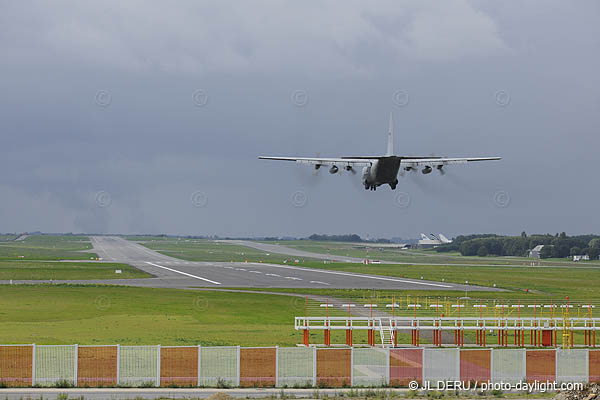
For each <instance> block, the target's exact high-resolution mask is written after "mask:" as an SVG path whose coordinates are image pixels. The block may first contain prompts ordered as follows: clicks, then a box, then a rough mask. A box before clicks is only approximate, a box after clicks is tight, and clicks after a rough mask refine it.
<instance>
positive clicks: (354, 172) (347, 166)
mask: <svg viewBox="0 0 600 400" xmlns="http://www.w3.org/2000/svg"><path fill="white" fill-rule="evenodd" d="M344 169H345V170H346V171H348V172H352V174H353V175H356V170H355V169H354V168H352V165H346V166H345V167H344Z"/></svg>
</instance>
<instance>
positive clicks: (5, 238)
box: [0, 235, 17, 242]
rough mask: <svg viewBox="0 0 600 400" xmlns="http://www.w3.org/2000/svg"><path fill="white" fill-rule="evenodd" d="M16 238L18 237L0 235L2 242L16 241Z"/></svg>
mask: <svg viewBox="0 0 600 400" xmlns="http://www.w3.org/2000/svg"><path fill="white" fill-rule="evenodd" d="M16 238H17V235H0V242H5V241H9V240H15V239H16Z"/></svg>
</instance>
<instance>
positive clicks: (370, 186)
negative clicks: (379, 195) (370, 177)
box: [365, 185, 377, 191]
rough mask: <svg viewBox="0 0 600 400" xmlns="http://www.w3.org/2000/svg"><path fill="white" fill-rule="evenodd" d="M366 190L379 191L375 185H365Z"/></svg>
mask: <svg viewBox="0 0 600 400" xmlns="http://www.w3.org/2000/svg"><path fill="white" fill-rule="evenodd" d="M365 190H373V191H374V190H377V186H375V185H365Z"/></svg>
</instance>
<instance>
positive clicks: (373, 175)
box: [362, 156, 401, 190]
mask: <svg viewBox="0 0 600 400" xmlns="http://www.w3.org/2000/svg"><path fill="white" fill-rule="evenodd" d="M400 160H401V158H400V157H397V156H388V157H380V158H379V159H378V160H377V161H375V162H374V163H373V164H372V165H371V166H369V167H364V168H363V177H362V181H363V185H364V187H365V189H367V190H369V189H370V190H375V188H377V187H378V186H381V185H385V184H389V185H390V187H391V188H392V189H395V188H396V185H397V184H398V170H399V169H400Z"/></svg>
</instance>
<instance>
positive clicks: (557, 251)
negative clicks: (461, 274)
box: [435, 232, 600, 260]
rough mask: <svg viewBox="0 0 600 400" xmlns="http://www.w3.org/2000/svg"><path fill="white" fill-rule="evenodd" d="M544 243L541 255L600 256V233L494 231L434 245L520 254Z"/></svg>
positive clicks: (482, 253) (469, 253) (471, 251)
mask: <svg viewBox="0 0 600 400" xmlns="http://www.w3.org/2000/svg"><path fill="white" fill-rule="evenodd" d="M540 244H541V245H544V247H543V248H542V250H541V252H540V258H565V257H569V256H573V255H584V254H586V255H588V256H589V257H590V259H592V260H595V259H598V256H599V255H600V236H597V235H578V236H567V234H566V233H565V232H562V233H560V234H558V233H557V234H555V235H551V234H544V235H539V234H536V235H527V234H526V233H525V232H523V233H521V235H520V236H500V235H494V234H479V235H464V236H463V235H461V236H457V237H456V238H455V239H454V240H453V242H452V243H447V244H443V245H441V246H438V247H436V248H435V250H436V251H438V252H450V251H458V252H460V254H461V255H463V256H481V257H485V256H487V255H494V256H518V257H524V256H527V255H528V251H529V250H531V249H533V248H534V247H535V246H537V245H540Z"/></svg>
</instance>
